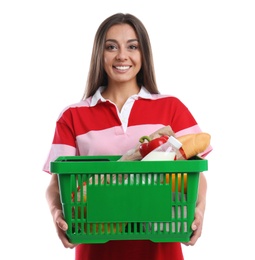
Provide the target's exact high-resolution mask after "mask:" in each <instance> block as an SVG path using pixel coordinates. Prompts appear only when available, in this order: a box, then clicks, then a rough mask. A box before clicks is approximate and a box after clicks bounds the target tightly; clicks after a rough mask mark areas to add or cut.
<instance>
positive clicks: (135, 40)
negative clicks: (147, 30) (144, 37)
mask: <svg viewBox="0 0 255 260" xmlns="http://www.w3.org/2000/svg"><path fill="white" fill-rule="evenodd" d="M105 42H116V43H118V41H117V40H115V39H106V40H105ZM127 42H128V43H129V42H139V41H138V39H130V40H128V41H127Z"/></svg>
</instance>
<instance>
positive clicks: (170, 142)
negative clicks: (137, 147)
mask: <svg viewBox="0 0 255 260" xmlns="http://www.w3.org/2000/svg"><path fill="white" fill-rule="evenodd" d="M184 159H186V157H185V154H184V152H183V150H182V143H181V142H180V141H179V140H177V139H176V138H175V137H173V136H170V137H169V138H168V139H167V141H166V142H165V143H163V144H161V145H159V146H158V147H156V148H155V149H154V150H152V151H151V152H149V153H148V154H147V155H145V156H144V157H143V158H142V160H141V161H165V160H169V161H173V160H184Z"/></svg>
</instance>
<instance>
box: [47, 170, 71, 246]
mask: <svg viewBox="0 0 255 260" xmlns="http://www.w3.org/2000/svg"><path fill="white" fill-rule="evenodd" d="M46 199H47V202H48V205H49V209H50V212H51V215H52V218H53V222H54V224H55V227H56V231H57V234H58V237H59V238H60V240H61V242H62V244H63V245H64V247H66V248H74V247H75V245H74V244H71V243H70V242H69V241H68V238H67V237H66V234H65V231H66V230H67V228H68V227H67V223H66V222H65V220H64V218H63V214H62V205H61V202H60V194H59V187H58V178H57V175H56V174H52V177H51V180H50V183H49V186H48V188H47V190H46Z"/></svg>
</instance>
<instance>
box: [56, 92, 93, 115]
mask: <svg viewBox="0 0 255 260" xmlns="http://www.w3.org/2000/svg"><path fill="white" fill-rule="evenodd" d="M90 103H91V97H89V98H87V99H85V100H81V101H79V102H76V103H73V104H69V105H67V106H66V107H64V108H63V109H62V111H61V112H60V114H59V118H61V117H62V116H63V115H64V114H65V115H67V114H72V113H73V112H74V111H82V110H83V109H84V108H85V109H86V108H88V107H90Z"/></svg>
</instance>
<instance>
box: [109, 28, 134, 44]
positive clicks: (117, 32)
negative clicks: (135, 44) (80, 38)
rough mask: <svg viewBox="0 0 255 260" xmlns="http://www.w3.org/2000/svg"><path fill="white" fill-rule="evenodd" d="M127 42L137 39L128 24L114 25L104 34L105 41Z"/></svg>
mask: <svg viewBox="0 0 255 260" xmlns="http://www.w3.org/2000/svg"><path fill="white" fill-rule="evenodd" d="M109 39H114V40H128V39H137V35H136V32H135V30H134V29H133V27H132V26H131V25H129V24H116V25H113V26H111V27H110V28H109V30H108V31H107V33H106V40H109Z"/></svg>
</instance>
